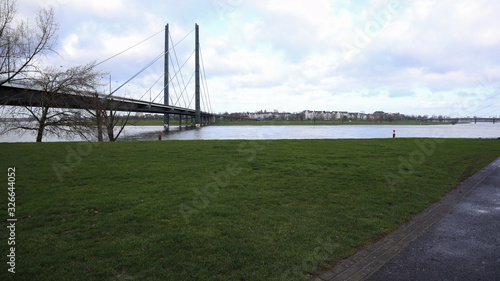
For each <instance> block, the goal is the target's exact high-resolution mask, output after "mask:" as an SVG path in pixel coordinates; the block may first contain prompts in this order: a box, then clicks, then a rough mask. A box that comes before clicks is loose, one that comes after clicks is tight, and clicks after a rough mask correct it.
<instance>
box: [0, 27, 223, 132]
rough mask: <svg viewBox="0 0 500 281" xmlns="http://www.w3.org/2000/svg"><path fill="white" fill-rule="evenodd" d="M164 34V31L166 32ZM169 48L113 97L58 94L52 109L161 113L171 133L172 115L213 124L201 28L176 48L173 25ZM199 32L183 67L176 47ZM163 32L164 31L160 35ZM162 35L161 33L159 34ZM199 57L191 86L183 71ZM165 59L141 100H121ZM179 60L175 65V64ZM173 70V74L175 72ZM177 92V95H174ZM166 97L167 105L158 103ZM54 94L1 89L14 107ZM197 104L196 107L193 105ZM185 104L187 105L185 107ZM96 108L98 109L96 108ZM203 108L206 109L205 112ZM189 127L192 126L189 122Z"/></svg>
mask: <svg viewBox="0 0 500 281" xmlns="http://www.w3.org/2000/svg"><path fill="white" fill-rule="evenodd" d="M162 31H163V30H162ZM164 31H165V48H164V51H162V52H161V54H160V55H158V56H156V57H155V58H154V59H153V60H152V61H151V62H150V63H148V64H147V65H146V66H145V67H143V68H142V69H141V70H139V71H138V72H137V73H136V74H134V75H133V76H132V77H131V78H130V79H128V80H127V81H126V82H125V83H123V84H122V85H120V86H119V87H117V88H116V89H115V90H114V91H111V90H110V93H109V94H99V95H91V94H85V93H82V94H81V95H78V96H75V95H72V94H66V93H57V99H50V100H51V104H50V106H51V107H57V108H82V109H96V108H94V107H98V106H99V105H104V106H105V109H108V110H117V111H126V112H144V113H160V114H164V126H165V128H166V129H168V127H169V125H170V115H171V114H174V115H179V116H181V118H179V120H181V119H182V117H183V118H185V119H186V120H188V119H189V118H190V119H191V124H193V121H194V125H195V126H196V127H201V126H202V125H207V124H209V123H210V121H211V119H212V118H213V117H214V116H215V115H214V114H213V113H212V109H211V102H210V94H209V91H208V85H207V81H206V80H207V79H206V73H205V67H204V62H203V57H202V54H201V49H200V39H199V26H198V24H196V25H195V28H194V29H193V30H191V31H190V32H189V33H188V34H187V35H186V36H185V37H184V38H183V39H182V40H180V41H179V42H177V43H176V44H174V42H172V37H171V35H170V32H169V25H168V24H167V25H166V26H165V30H164ZM193 31H194V32H195V48H194V51H193V52H192V53H191V55H190V56H189V57H188V58H187V60H186V61H185V62H184V63H183V64H182V66H181V64H180V63H179V59H178V57H177V52H176V50H175V47H176V45H178V44H179V43H180V42H182V41H183V40H184V39H185V38H186V37H188V36H189V35H190V34H191V33H192V32H193ZM160 32H161V31H160ZM157 34H158V33H157ZM157 34H155V35H153V36H151V37H149V38H147V39H146V40H144V41H142V42H140V43H139V44H141V43H143V42H145V41H147V40H149V39H151V38H152V37H154V36H156V35H157ZM139 44H136V45H134V46H132V47H130V48H128V49H126V50H124V51H122V52H120V53H118V54H116V55H114V56H112V57H110V58H108V59H106V60H104V61H102V62H100V63H98V64H96V65H95V66H97V65H100V64H102V63H104V62H106V61H108V60H110V59H112V58H114V57H116V56H118V55H120V54H122V53H124V52H126V51H128V50H130V49H132V48H134V47H136V46H138V45H139ZM193 55H194V56H195V69H194V72H193V73H192V75H190V76H189V77H190V78H189V79H188V81H187V83H186V81H185V80H186V79H184V77H185V76H184V75H183V73H182V69H183V67H184V66H186V64H187V62H188V61H189V60H190V59H191V58H192V56H193ZM161 58H164V71H163V74H162V75H160V77H159V78H158V79H157V80H156V81H155V82H154V83H153V85H151V87H150V88H149V89H148V90H147V91H146V93H144V94H143V95H142V97H141V98H140V99H133V98H126V97H120V96H118V94H117V93H119V91H120V89H122V88H123V87H124V86H125V85H127V84H129V83H130V82H131V81H132V80H133V79H135V78H137V77H138V76H140V75H141V74H142V73H143V72H144V71H146V70H147V69H150V68H151V66H152V65H153V64H154V63H156V62H157V61H159V60H160V59H161ZM174 58H175V61H174ZM171 70H172V71H171ZM161 78H163V87H162V89H161V91H160V92H159V93H158V94H157V95H156V97H155V98H154V99H152V98H150V101H145V100H143V98H144V96H145V95H146V94H147V93H148V92H149V93H150V95H151V91H152V89H153V87H155V85H156V84H157V83H158V82H159V81H160V80H161ZM193 79H194V94H193V92H192V91H190V90H189V89H188V86H190V85H191V84H192V80H193ZM171 89H172V90H173V93H172V92H171ZM162 93H163V102H162V101H161V100H158V101H157V99H158V98H159V97H160V96H161V94H162ZM52 94H54V93H46V92H44V91H41V90H38V89H36V88H34V87H30V86H29V85H26V84H24V85H21V84H9V83H6V84H4V85H1V86H0V104H2V105H11V106H42V104H43V102H44V101H46V100H47V99H44V98H43V96H44V95H52ZM193 100H194V104H193ZM182 101H183V102H184V104H181V103H182ZM93 105H95V106H93ZM202 107H203V109H202ZM186 124H188V122H187V121H186Z"/></svg>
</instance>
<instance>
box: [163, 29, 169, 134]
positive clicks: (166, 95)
mask: <svg viewBox="0 0 500 281" xmlns="http://www.w3.org/2000/svg"><path fill="white" fill-rule="evenodd" d="M169 36H170V35H169V30H168V23H167V25H166V26H165V62H164V65H165V66H164V72H165V73H164V75H163V76H164V77H163V92H164V93H163V94H164V100H163V104H164V105H169V101H168V99H169V88H170V87H169V86H170V85H169V83H170V79H169V72H168V63H169V50H168V48H169V46H168V42H169ZM169 119H170V116H169V114H163V127H164V128H165V130H167V131H168V129H169V125H170V124H169V123H170V120H169Z"/></svg>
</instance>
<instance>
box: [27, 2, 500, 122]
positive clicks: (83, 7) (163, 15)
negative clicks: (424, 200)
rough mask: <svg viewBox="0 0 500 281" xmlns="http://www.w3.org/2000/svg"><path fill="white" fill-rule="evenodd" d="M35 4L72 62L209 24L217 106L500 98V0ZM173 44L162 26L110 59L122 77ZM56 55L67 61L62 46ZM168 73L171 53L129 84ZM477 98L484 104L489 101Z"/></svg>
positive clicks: (427, 103) (418, 105) (137, 85)
mask: <svg viewBox="0 0 500 281" xmlns="http://www.w3.org/2000/svg"><path fill="white" fill-rule="evenodd" d="M36 3H38V4H36V5H38V6H44V5H49V4H51V5H54V6H56V10H57V13H58V20H59V23H60V26H61V30H60V42H61V43H60V45H59V48H60V49H59V52H60V54H61V56H63V58H64V61H63V62H64V63H65V64H68V65H72V64H82V63H86V62H89V61H93V60H102V59H105V58H107V57H109V56H111V55H114V54H116V53H117V52H119V51H121V50H124V49H126V48H128V47H130V46H132V45H133V44H135V43H137V42H139V41H141V40H143V39H145V38H146V37H148V36H150V35H152V34H153V33H155V32H157V31H159V30H161V29H162V28H163V26H164V25H165V24H166V23H167V22H168V23H170V30H171V32H172V37H173V39H174V41H176V42H177V41H178V40H180V39H181V38H183V37H184V36H185V35H186V34H187V33H189V32H190V31H191V30H192V28H193V26H194V23H195V22H197V23H199V24H200V32H201V38H202V50H203V57H204V63H205V68H206V71H207V75H208V78H209V80H208V83H209V87H210V92H211V99H212V102H213V103H214V105H213V108H214V110H215V111H221V112H223V111H251V110H260V109H267V110H273V109H279V110H288V111H299V110H302V109H311V110H313V109H317V110H348V111H366V112H370V111H374V110H383V111H398V112H402V113H410V114H429V115H432V114H447V112H451V111H453V110H454V108H455V105H454V104H455V103H456V102H457V101H460V100H461V98H462V99H463V97H461V96H460V94H461V93H462V94H463V93H480V94H474V95H470V96H469V97H468V99H469V100H471V101H472V102H475V103H476V104H479V103H481V101H482V100H484V99H485V98H489V101H491V102H490V103H491V104H495V103H498V102H499V100H500V98H499V97H498V95H497V96H495V93H497V90H498V85H499V84H498V81H500V65H499V64H500V56H499V54H498V49H499V47H500V27H499V26H500V17H498V16H497V15H496V13H497V11H498V10H500V3H498V2H497V1H494V0H482V1H452V0H442V1H441V0H440V1H436V0H422V1H416V2H406V1H402V0H401V1H398V0H377V1H347V0H346V1H335V2H333V1H326V0H321V1H314V2H311V1H310V2H304V1H299V0H292V1H283V0H272V1H239V0H216V1H198V0H186V1H173V0H170V1H164V2H157V1H151V0H147V1H142V2H134V1H129V0H112V1H100V0H99V1H97V0H92V1H83V0H82V1H69V0H46V1H45V2H42V3H41V4H40V3H39V2H36ZM19 4H20V5H21V6H23V9H22V11H23V13H25V14H29V12H28V11H34V8H33V7H36V5H35V1H32V0H26V1H23V3H19ZM395 8H399V9H395ZM193 37H194V34H191V35H190V36H189V37H188V38H187V39H186V40H185V41H184V42H183V43H182V44H180V45H179V46H178V47H177V48H176V51H177V55H178V57H179V61H181V63H182V62H183V61H184V60H185V59H186V58H187V57H188V56H189V55H190V54H191V52H192V51H193V49H194V42H193V41H194V40H193ZM162 48H163V36H162V35H161V34H160V35H158V36H156V37H154V38H153V39H151V40H149V41H147V42H146V43H144V44H142V45H140V46H139V47H137V48H134V49H132V50H130V51H128V52H126V53H124V54H123V55H121V56H119V57H117V58H116V59H113V60H111V61H109V62H108V63H106V64H103V65H102V68H103V70H105V71H109V72H111V73H112V75H113V81H114V82H113V83H114V84H119V83H120V82H124V81H125V80H127V79H128V78H130V77H131V76H132V75H133V74H135V72H136V71H138V70H139V69H140V68H141V67H143V66H144V65H145V64H146V63H148V62H149V61H150V60H152V59H153V58H154V57H155V56H156V55H157V54H159V53H160V52H161V51H162ZM54 60H55V61H57V63H61V62H59V60H57V56H55V57H54ZM57 63H56V64H57ZM162 71H163V66H162V62H159V63H158V64H155V65H154V66H153V67H152V68H151V69H148V70H147V71H146V72H145V73H144V75H143V76H140V77H138V79H137V80H134V81H133V84H132V85H131V86H128V89H129V90H128V93H129V94H130V95H132V96H137V97H139V96H141V95H143V94H144V92H145V91H146V89H147V88H149V87H151V85H149V84H150V83H153V82H154V81H155V80H156V79H157V78H156V77H159V75H161V72H162ZM192 71H193V63H192V61H189V62H188V66H187V67H186V69H185V71H184V70H183V73H184V76H185V79H186V80H187V79H188V78H189V77H190V75H191V72H192ZM116 81H118V82H116ZM155 90H156V89H155ZM468 103H469V101H468ZM469 108H471V110H477V111H478V112H477V113H478V114H480V107H477V106H476V107H469ZM499 114H500V112H497V113H496V114H495V115H499Z"/></svg>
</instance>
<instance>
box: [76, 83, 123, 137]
mask: <svg viewBox="0 0 500 281" xmlns="http://www.w3.org/2000/svg"><path fill="white" fill-rule="evenodd" d="M92 97H93V98H92V99H90V100H85V99H82V100H81V101H83V102H81V103H80V105H81V107H82V108H84V109H85V111H86V112H87V114H89V115H90V116H91V119H92V123H93V127H95V128H96V129H97V131H96V133H97V140H98V141H103V140H104V131H106V134H107V137H108V140H109V141H116V140H117V139H118V137H119V136H120V135H121V133H122V132H123V130H124V129H125V126H127V125H128V124H129V121H130V114H131V112H132V111H131V110H126V108H124V107H125V105H124V103H123V102H120V101H119V100H115V99H112V98H111V99H110V98H107V97H105V96H104V95H100V94H99V93H98V92H93V93H92ZM119 109H120V110H122V111H123V110H124V109H125V112H126V114H125V116H121V115H119V114H118V112H119ZM115 129H117V130H115Z"/></svg>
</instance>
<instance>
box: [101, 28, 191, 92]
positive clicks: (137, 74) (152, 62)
mask: <svg viewBox="0 0 500 281" xmlns="http://www.w3.org/2000/svg"><path fill="white" fill-rule="evenodd" d="M194 30H195V29H193V30H191V31H190V32H189V33H188V34H187V35H186V36H184V38H182V39H181V40H180V41H179V42H177V43H176V44H175V45H173V46H172V47H171V48H170V49H169V50H167V52H169V51H170V50H171V49H173V48H174V47H175V46H177V45H178V44H180V43H181V42H182V41H183V40H184V39H186V38H187V37H188V36H189V35H190V34H191V33H193V31H194ZM164 55H165V51H163V52H162V53H161V54H160V55H159V56H158V57H156V58H155V59H153V61H151V62H150V63H148V64H147V65H146V66H145V67H143V68H142V69H141V70H140V71H139V72H138V73H136V74H135V75H134V76H132V78H130V79H128V80H127V81H126V82H125V83H123V84H122V85H121V86H120V87H118V88H116V89H115V90H114V91H113V92H111V93H110V94H109V95H108V96H107V98H109V97H110V96H111V95H113V94H114V93H115V92H116V91H118V90H119V89H120V88H122V87H123V86H125V85H126V84H128V83H129V82H130V81H132V80H133V79H134V78H136V77H137V76H139V75H140V74H141V73H142V72H144V71H145V70H146V69H147V68H149V67H150V66H151V65H153V64H154V63H156V62H157V61H158V60H159V59H161V58H162V57H163V56H164Z"/></svg>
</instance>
